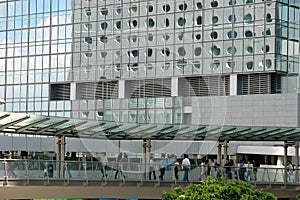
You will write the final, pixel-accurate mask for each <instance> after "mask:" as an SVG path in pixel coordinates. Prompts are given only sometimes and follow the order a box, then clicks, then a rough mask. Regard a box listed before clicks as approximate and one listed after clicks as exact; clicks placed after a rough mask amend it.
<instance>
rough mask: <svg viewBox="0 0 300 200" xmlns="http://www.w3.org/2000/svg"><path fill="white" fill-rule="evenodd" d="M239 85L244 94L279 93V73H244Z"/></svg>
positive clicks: (240, 77) (240, 76)
mask: <svg viewBox="0 0 300 200" xmlns="http://www.w3.org/2000/svg"><path fill="white" fill-rule="evenodd" d="M239 79H241V81H240V84H241V85H239V87H240V88H241V89H242V90H241V94H242V95H249V94H274V93H277V85H278V84H280V83H279V82H280V78H279V75H276V74H271V73H261V74H243V75H239Z"/></svg>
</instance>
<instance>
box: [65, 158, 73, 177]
mask: <svg viewBox="0 0 300 200" xmlns="http://www.w3.org/2000/svg"><path fill="white" fill-rule="evenodd" d="M71 160H72V158H71V153H70V152H67V153H66V157H65V167H66V170H67V173H68V176H69V178H72V174H71V163H70V161H71Z"/></svg>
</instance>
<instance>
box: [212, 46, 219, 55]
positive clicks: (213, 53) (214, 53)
mask: <svg viewBox="0 0 300 200" xmlns="http://www.w3.org/2000/svg"><path fill="white" fill-rule="evenodd" d="M211 53H212V55H214V56H219V55H220V54H221V49H220V48H219V47H217V46H216V45H214V46H213V47H212V48H211Z"/></svg>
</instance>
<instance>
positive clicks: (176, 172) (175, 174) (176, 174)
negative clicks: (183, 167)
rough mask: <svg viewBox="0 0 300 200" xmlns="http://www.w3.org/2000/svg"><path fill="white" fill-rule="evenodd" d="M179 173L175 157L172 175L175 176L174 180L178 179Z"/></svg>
mask: <svg viewBox="0 0 300 200" xmlns="http://www.w3.org/2000/svg"><path fill="white" fill-rule="evenodd" d="M179 175H180V172H179V162H178V160H177V159H175V161H174V176H175V179H176V180H178V178H179Z"/></svg>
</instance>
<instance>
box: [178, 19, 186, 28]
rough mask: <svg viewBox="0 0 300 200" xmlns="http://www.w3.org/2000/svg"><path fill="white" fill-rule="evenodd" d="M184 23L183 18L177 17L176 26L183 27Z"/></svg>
mask: <svg viewBox="0 0 300 200" xmlns="http://www.w3.org/2000/svg"><path fill="white" fill-rule="evenodd" d="M185 23H186V19H185V18H183V17H179V19H178V25H179V26H184V25H185Z"/></svg>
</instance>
